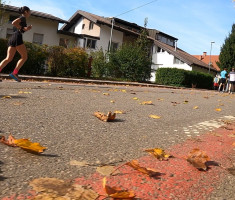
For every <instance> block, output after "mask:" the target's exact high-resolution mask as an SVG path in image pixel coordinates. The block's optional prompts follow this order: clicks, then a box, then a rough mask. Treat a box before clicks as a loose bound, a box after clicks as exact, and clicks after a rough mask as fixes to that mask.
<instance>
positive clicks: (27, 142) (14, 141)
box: [0, 134, 46, 153]
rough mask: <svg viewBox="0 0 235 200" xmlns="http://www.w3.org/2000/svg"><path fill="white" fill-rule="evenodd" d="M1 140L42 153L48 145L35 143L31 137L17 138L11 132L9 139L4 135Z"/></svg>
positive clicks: (10, 144) (9, 144)
mask: <svg viewBox="0 0 235 200" xmlns="http://www.w3.org/2000/svg"><path fill="white" fill-rule="evenodd" d="M0 142H2V143H4V144H6V145H8V146H13V147H16V146H17V147H20V148H22V149H24V150H27V151H30V152H33V153H42V152H43V151H44V150H45V149H46V147H43V146H41V145H40V144H39V143H33V142H31V141H30V140H29V139H15V138H14V137H13V136H12V135H11V134H10V135H9V137H8V140H6V139H5V137H4V136H2V138H1V140H0Z"/></svg>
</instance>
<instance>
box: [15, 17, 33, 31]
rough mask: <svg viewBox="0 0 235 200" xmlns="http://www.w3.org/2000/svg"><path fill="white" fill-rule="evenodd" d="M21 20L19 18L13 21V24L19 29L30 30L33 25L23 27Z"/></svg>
mask: <svg viewBox="0 0 235 200" xmlns="http://www.w3.org/2000/svg"><path fill="white" fill-rule="evenodd" d="M20 22H21V19H20V18H17V19H15V20H14V21H13V22H12V25H13V26H15V27H16V28H17V29H18V30H23V31H29V30H30V29H31V28H32V25H30V26H27V27H21V26H20Z"/></svg>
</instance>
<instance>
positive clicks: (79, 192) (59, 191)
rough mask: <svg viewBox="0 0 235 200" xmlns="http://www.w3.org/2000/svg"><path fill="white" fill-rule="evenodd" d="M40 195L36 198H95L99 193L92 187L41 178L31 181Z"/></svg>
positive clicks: (89, 199) (62, 199)
mask: <svg viewBox="0 0 235 200" xmlns="http://www.w3.org/2000/svg"><path fill="white" fill-rule="evenodd" d="M29 185H30V186H32V187H33V190H35V191H36V192H37V193H38V195H37V196H36V197H34V199H35V200H52V199H58V200H66V199H76V200H95V199H97V198H98V197H99V195H98V194H97V193H96V192H95V191H93V190H92V189H90V188H88V187H85V186H81V185H77V184H74V183H72V182H70V181H69V182H66V181H63V180H60V179H55V178H39V179H35V180H33V181H31V182H30V184H29Z"/></svg>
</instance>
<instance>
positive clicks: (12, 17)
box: [8, 15, 18, 24]
mask: <svg viewBox="0 0 235 200" xmlns="http://www.w3.org/2000/svg"><path fill="white" fill-rule="evenodd" d="M17 18H18V17H17V16H14V15H10V16H9V21H8V23H9V24H10V23H11V22H13V21H14V20H15V19H17Z"/></svg>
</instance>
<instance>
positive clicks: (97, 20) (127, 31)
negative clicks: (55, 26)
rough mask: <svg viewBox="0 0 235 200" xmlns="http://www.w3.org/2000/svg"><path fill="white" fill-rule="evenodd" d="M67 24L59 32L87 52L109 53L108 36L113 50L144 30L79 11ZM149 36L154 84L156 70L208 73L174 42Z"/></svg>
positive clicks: (153, 34)
mask: <svg viewBox="0 0 235 200" xmlns="http://www.w3.org/2000/svg"><path fill="white" fill-rule="evenodd" d="M112 20H114V24H112ZM68 21H69V23H68V24H65V25H64V26H63V27H62V28H61V31H63V32H70V33H71V34H76V35H77V36H80V38H78V39H77V44H78V46H80V47H82V48H85V49H87V51H88V52H89V51H91V50H93V51H96V50H99V49H101V48H102V49H103V50H104V51H108V49H109V43H110V36H111V32H112V37H111V38H112V43H111V48H114V49H116V48H118V47H120V46H121V45H122V44H123V43H125V42H130V41H134V40H136V39H137V38H138V36H139V35H140V32H141V30H142V29H143V27H141V26H139V25H137V24H134V23H130V22H127V21H124V20H122V19H119V18H107V17H101V16H98V15H95V14H91V13H88V12H85V11H81V10H78V11H77V12H76V13H75V14H74V15H73V16H72V17H71V18H70V19H69V20H68ZM112 25H113V29H112ZM111 29H112V30H113V31H112V30H111ZM148 32H149V37H148V38H149V40H150V41H151V44H152V50H151V56H152V63H153V64H152V74H151V75H152V78H151V80H150V81H153V82H154V81H155V72H156V70H157V69H158V68H178V69H185V70H189V71H193V70H194V71H200V72H206V73H207V72H208V65H207V64H205V63H203V62H202V61H200V60H198V59H196V58H195V57H193V56H192V55H190V54H188V53H187V52H185V51H183V50H181V49H180V48H178V47H177V41H178V39H177V38H175V37H173V36H170V35H168V34H166V33H163V32H161V31H158V30H155V29H148ZM81 36H83V38H81ZM211 72H212V73H214V74H215V73H216V72H217V70H216V69H214V68H212V69H211Z"/></svg>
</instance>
